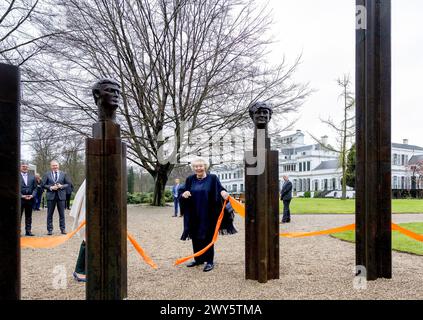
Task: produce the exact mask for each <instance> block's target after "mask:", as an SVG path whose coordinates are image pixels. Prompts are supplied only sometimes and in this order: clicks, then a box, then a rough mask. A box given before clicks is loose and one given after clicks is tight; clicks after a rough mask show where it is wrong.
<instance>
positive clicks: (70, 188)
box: [66, 181, 73, 210]
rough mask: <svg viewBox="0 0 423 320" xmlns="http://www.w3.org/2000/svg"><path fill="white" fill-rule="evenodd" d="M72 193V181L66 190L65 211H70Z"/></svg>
mask: <svg viewBox="0 0 423 320" xmlns="http://www.w3.org/2000/svg"><path fill="white" fill-rule="evenodd" d="M72 192H73V184H72V181H71V182H70V183H69V184H68V187H67V188H66V209H68V210H70V202H71V197H72Z"/></svg>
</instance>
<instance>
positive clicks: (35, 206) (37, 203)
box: [32, 194, 42, 210]
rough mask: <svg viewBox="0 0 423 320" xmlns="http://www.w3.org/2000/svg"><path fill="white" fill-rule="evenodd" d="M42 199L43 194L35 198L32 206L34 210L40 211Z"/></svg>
mask: <svg viewBox="0 0 423 320" xmlns="http://www.w3.org/2000/svg"><path fill="white" fill-rule="evenodd" d="M41 197H42V194H37V195H36V196H35V198H34V203H33V204H32V208H33V209H34V210H40V205H41Z"/></svg>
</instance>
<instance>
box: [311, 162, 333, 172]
mask: <svg viewBox="0 0 423 320" xmlns="http://www.w3.org/2000/svg"><path fill="white" fill-rule="evenodd" d="M338 168H339V161H338V160H329V161H323V162H322V163H321V164H320V165H319V166H318V167H317V168H315V169H314V170H313V171H318V170H330V169H338Z"/></svg>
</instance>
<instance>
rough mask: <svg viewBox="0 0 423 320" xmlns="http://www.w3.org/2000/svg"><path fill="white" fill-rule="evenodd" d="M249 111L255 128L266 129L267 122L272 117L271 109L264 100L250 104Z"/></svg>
mask: <svg viewBox="0 0 423 320" xmlns="http://www.w3.org/2000/svg"><path fill="white" fill-rule="evenodd" d="M249 113H250V117H251V119H252V120H253V122H254V124H255V125H256V128H258V129H266V127H267V124H268V123H269V122H270V119H271V118H272V114H273V110H272V108H271V106H270V105H269V104H267V103H266V102H256V103H254V104H252V105H251V106H250V108H249Z"/></svg>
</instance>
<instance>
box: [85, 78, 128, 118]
mask: <svg viewBox="0 0 423 320" xmlns="http://www.w3.org/2000/svg"><path fill="white" fill-rule="evenodd" d="M92 92H93V96H94V101H95V104H96V105H97V107H98V118H99V121H107V120H110V121H113V122H115V120H116V109H117V108H118V106H119V98H120V94H121V90H120V84H119V82H117V81H116V80H113V79H101V80H99V81H97V82H96V84H95V85H94V86H93V88H92Z"/></svg>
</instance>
